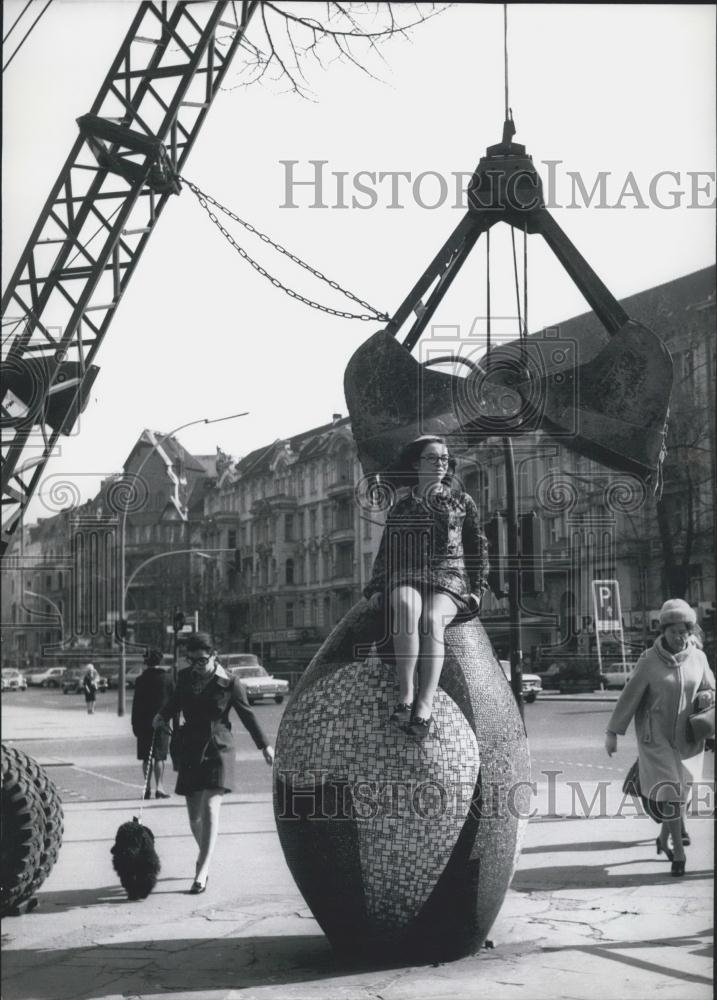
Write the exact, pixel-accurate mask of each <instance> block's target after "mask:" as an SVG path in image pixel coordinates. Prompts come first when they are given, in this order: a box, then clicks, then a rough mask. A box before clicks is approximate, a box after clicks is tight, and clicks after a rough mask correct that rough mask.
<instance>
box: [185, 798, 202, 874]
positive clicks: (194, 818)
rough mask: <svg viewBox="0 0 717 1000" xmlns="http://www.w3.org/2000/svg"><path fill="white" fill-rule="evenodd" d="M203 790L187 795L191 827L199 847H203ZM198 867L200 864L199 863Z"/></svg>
mask: <svg viewBox="0 0 717 1000" xmlns="http://www.w3.org/2000/svg"><path fill="white" fill-rule="evenodd" d="M203 794H204V793H203V792H192V794H191V795H187V815H188V816H189V827H190V829H191V831H192V835H193V837H194V839H195V840H196V842H197V847H198V848H199V849H200V850H201V847H202V795H203ZM197 868H199V864H198V863H197Z"/></svg>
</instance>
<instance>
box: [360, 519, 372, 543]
mask: <svg viewBox="0 0 717 1000" xmlns="http://www.w3.org/2000/svg"><path fill="white" fill-rule="evenodd" d="M361 520H362V521H363V537H364V541H368V540H369V538H370V537H371V521H370V520H369V518H367V517H363V518H361Z"/></svg>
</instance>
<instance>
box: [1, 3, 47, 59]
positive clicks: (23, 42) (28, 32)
mask: <svg viewBox="0 0 717 1000" xmlns="http://www.w3.org/2000/svg"><path fill="white" fill-rule="evenodd" d="M51 3H52V0H47V3H46V4H45V6H44V7H43V8H42V10H41V11H40V13H39V14H38V15H37V17H36V18H35V20H34V21H33V22H32V24H31V25H30V27H29V28H28V29H27V31H26V32H25V34H24V35H23V38H22V41H21V42H20V44H19V45H18V47H17V48H16V49H15V51H14V52H13V54H12V55H11V56H10V58H9V59H8V61H7V62H6V63H5V65H4V66H3V68H2V71H3V73H4V72H5V70H6V69H7V68H8V66H9V65H10V63H11V62H12V61H13V59H14V58H15V56H16V55H17V54H18V52H19V51H20V49H21V48H22V47H23V45H24V44H25V42H26V41H27V40H28V38H29V37H30V33H31V32H32V29H33V28H34V27H35V25H36V24H37V22H38V21H39V20H40V18H41V17H42V15H43V14H44V13H45V11H46V10H47V8H48V7H49V6H50V4H51ZM24 13H25V11H23V14H24ZM20 16H21V17H22V14H21V15H20ZM19 20H20V18H18V21H19ZM15 24H17V21H16V22H15ZM15 24H13V26H12V28H14V27H15ZM12 28H10V31H12ZM10 31H8V35H9V34H10ZM5 37H6V38H7V35H6V36H5Z"/></svg>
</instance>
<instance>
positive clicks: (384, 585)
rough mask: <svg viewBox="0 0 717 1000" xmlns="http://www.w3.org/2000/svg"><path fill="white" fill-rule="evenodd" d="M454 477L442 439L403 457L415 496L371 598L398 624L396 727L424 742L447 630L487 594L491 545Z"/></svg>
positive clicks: (406, 499)
mask: <svg viewBox="0 0 717 1000" xmlns="http://www.w3.org/2000/svg"><path fill="white" fill-rule="evenodd" d="M454 470H455V461H454V460H453V459H452V458H451V456H450V454H449V452H448V448H447V446H446V443H445V441H444V440H443V438H441V437H434V436H425V437H420V438H417V439H416V440H415V441H412V442H411V443H410V444H408V445H407V446H406V447H405V448H404V449H403V451H402V452H401V455H400V456H399V462H398V469H397V477H396V478H397V484H398V485H399V486H406V487H410V492H409V493H407V495H405V496H403V497H401V498H400V499H398V500H397V501H396V503H395V504H394V505H393V507H392V508H391V510H390V511H389V514H388V517H387V519H386V527H385V529H384V532H383V537H382V538H381V544H380V547H379V551H378V553H377V555H376V560H375V562H374V566H373V573H372V576H371V580H370V581H369V583H368V585H367V586H366V588H365V590H364V596H365V597H367V598H368V600H369V605H370V606H371V607H372V608H374V609H378V608H380V607H385V608H388V610H389V611H390V614H391V618H392V629H391V632H392V639H393V649H394V654H395V660H396V670H397V674H398V703H397V704H396V706H395V708H394V710H393V713H392V714H391V717H390V722H391V723H392V724H393V725H395V726H397V727H399V728H401V729H403V730H404V731H405V732H407V733H408V734H409V735H411V736H414V737H416V738H418V739H425V737H426V736H427V735H428V732H429V729H430V726H431V721H432V711H433V700H434V697H435V694H436V690H437V688H438V682H439V680H440V676H441V670H442V669H443V661H444V654H445V641H444V636H445V630H446V627H447V626H448V625H450V623H451V622H452V621H453V620H454V619H455V617H456V616H457V615H459V614H470V613H476V612H477V611H478V609H479V607H480V602H481V598H482V596H483V592H484V590H485V589H486V588H487V582H486V576H487V573H488V558H487V550H488V545H487V542H486V538H485V535H484V534H483V533H482V532H481V530H480V526H479V523H478V510H477V507H476V505H475V502H474V501H473V499H472V498H471V497H470V496H469V495H468V494H467V493H464V492H462V491H461V490H460V489H457V488H456V485H455V483H454V480H453V472H454ZM417 666H418V672H419V685H418V690H417V691H416V690H415V688H414V675H415V672H416V667H417Z"/></svg>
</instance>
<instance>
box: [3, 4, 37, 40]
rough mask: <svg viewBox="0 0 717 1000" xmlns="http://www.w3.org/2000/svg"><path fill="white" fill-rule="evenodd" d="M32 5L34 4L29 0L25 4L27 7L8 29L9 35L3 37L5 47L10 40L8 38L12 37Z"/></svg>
mask: <svg viewBox="0 0 717 1000" xmlns="http://www.w3.org/2000/svg"><path fill="white" fill-rule="evenodd" d="M31 3H32V0H27V3H26V4H25V6H24V7H23V8H22V10H21V11H20V13H19V14H18V15H17V17H16V18H15V20H14V21H13V23H12V25H11V26H10V27H9V28H8V30H7V34H5V35H3V39H2V41H3V45H4V44H5V42H6V41H7V40H8V38H9V37H10V35H11V34H12V33H13V31H14V30H15V28H17V26H18V23H19V21H20V18H21V17H22V15H23V14H24V13H25V11H26V10H27V8H28V7H29V6H30V4H31Z"/></svg>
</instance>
